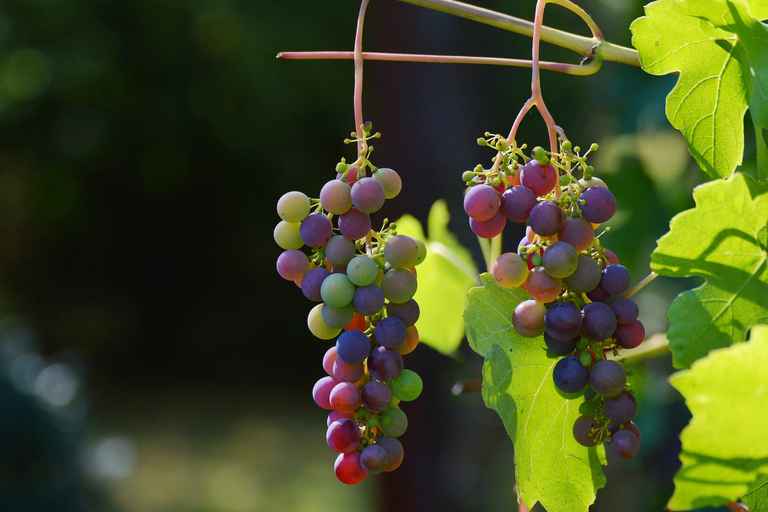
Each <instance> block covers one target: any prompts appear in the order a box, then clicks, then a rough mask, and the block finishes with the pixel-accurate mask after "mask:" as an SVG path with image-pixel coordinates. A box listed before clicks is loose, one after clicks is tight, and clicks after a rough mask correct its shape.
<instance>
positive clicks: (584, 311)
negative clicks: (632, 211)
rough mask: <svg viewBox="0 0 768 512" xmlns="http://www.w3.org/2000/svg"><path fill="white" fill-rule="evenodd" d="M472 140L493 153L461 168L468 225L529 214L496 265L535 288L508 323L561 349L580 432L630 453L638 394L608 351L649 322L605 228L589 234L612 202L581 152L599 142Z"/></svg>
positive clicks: (561, 367)
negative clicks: (605, 242)
mask: <svg viewBox="0 0 768 512" xmlns="http://www.w3.org/2000/svg"><path fill="white" fill-rule="evenodd" d="M478 142H479V143H480V145H486V146H490V147H492V148H493V149H496V150H497V152H498V153H497V156H496V157H495V158H494V166H493V168H491V169H483V167H482V166H478V167H476V168H475V169H474V170H472V171H467V172H465V173H464V175H463V179H464V181H465V182H466V183H467V185H468V186H469V189H468V190H467V192H466V195H465V196H464V209H465V211H466V213H467V215H469V223H470V226H471V228H472V230H473V231H474V232H475V234H477V235H478V236H480V237H484V238H492V237H494V236H496V235H499V234H500V233H501V232H502V230H503V229H504V226H505V224H506V222H507V221H508V220H509V221H512V222H517V223H527V227H526V235H525V236H524V237H523V239H522V240H521V241H520V243H519V245H518V249H517V252H516V253H515V252H508V253H504V254H502V255H501V256H499V258H498V259H497V260H496V261H495V262H494V264H493V267H492V273H493V277H494V279H495V280H496V282H497V283H498V284H499V285H500V286H502V287H504V288H508V289H510V288H517V287H522V288H524V289H525V290H527V292H528V293H529V294H530V296H531V299H530V300H525V301H523V302H521V303H520V304H518V306H517V307H516V308H515V311H514V314H513V317H512V324H513V326H514V328H515V330H516V331H517V332H518V333H519V334H520V335H522V336H525V337H529V338H534V337H538V336H541V335H543V336H544V341H545V343H546V346H547V349H548V353H549V354H550V355H552V356H553V357H557V358H560V359H559V361H558V362H557V363H556V364H555V367H554V370H553V380H554V385H555V386H556V387H557V389H558V390H560V391H561V392H562V393H563V394H565V395H566V396H567V397H568V398H576V397H579V396H585V397H586V402H585V403H584V404H583V406H582V409H581V412H582V413H583V415H582V416H580V417H579V418H578V420H577V421H576V422H575V424H574V427H573V434H574V437H575V438H576V441H578V442H579V443H580V444H582V445H584V446H596V445H597V444H599V443H600V442H603V441H605V442H607V443H608V447H609V450H610V451H611V452H612V453H613V454H614V455H616V456H617V457H618V458H620V459H623V460H629V459H632V458H633V457H634V456H635V455H636V454H637V451H638V449H639V445H640V431H639V430H638V428H637V426H636V425H635V424H634V423H633V422H632V419H633V418H634V416H635V413H636V412H637V402H636V400H635V397H634V395H633V394H632V392H631V391H630V390H629V389H627V372H626V370H625V369H624V367H623V366H622V364H621V363H619V362H617V361H614V360H609V359H608V358H607V354H608V353H612V354H613V355H614V356H617V355H618V350H619V349H620V348H625V349H632V348H635V347H637V346H638V345H640V343H642V341H643V339H644V337H645V328H644V327H643V324H642V322H641V321H640V320H638V313H639V310H638V306H637V303H636V302H635V301H633V300H632V299H631V298H622V297H620V296H621V295H622V294H624V293H625V292H627V290H628V289H629V287H630V275H629V271H628V270H627V269H626V267H624V266H623V265H621V264H620V263H619V260H618V258H617V257H616V255H615V254H614V253H613V252H612V251H611V250H610V249H607V248H604V247H603V246H602V245H601V243H600V240H599V238H600V236H602V235H598V236H595V229H596V228H597V227H598V226H599V225H600V224H602V223H604V222H606V221H608V220H609V219H611V217H613V215H614V213H615V212H616V198H615V197H614V195H613V193H612V192H611V191H610V190H609V189H608V187H607V186H606V184H605V182H603V181H602V180H601V179H599V178H596V177H594V176H593V174H594V168H593V167H592V166H589V165H587V162H586V157H587V155H588V154H589V153H590V152H592V151H596V150H597V149H598V147H597V145H596V144H593V145H592V146H591V147H590V149H589V150H588V151H587V152H586V153H585V154H583V155H581V154H580V148H578V147H573V146H572V145H571V143H570V142H569V141H565V142H562V143H561V148H560V152H559V153H557V154H552V153H550V152H547V151H545V150H544V149H543V148H541V147H536V148H534V149H533V151H532V152H531V157H530V158H528V157H527V156H526V155H525V154H524V153H523V149H525V146H522V147H517V146H516V145H514V144H512V145H509V144H508V143H507V141H506V139H503V138H502V137H501V136H498V135H494V136H490V135H489V134H486V137H485V138H482V139H479V140H478ZM606 231H608V228H606ZM604 232H605V231H604ZM617 296H619V298H616V297H617Z"/></svg>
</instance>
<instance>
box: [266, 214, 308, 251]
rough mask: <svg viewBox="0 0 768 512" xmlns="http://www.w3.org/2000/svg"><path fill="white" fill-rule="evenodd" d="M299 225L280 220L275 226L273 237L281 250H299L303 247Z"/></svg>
mask: <svg viewBox="0 0 768 512" xmlns="http://www.w3.org/2000/svg"><path fill="white" fill-rule="evenodd" d="M300 227H301V224H300V223H298V222H286V221H284V220H281V221H280V222H278V223H277V226H275V230H274V231H273V233H272V234H273V236H274V238H275V242H276V243H277V245H279V246H280V248H281V249H286V250H288V249H301V247H302V246H303V245H304V241H303V240H302V239H301V234H300V233H299V228H300Z"/></svg>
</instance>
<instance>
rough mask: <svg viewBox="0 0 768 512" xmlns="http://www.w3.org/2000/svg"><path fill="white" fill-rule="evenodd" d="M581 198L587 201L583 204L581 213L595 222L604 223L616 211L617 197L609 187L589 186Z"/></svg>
mask: <svg viewBox="0 0 768 512" xmlns="http://www.w3.org/2000/svg"><path fill="white" fill-rule="evenodd" d="M581 199H582V200H583V201H585V203H584V204H582V205H580V206H581V215H582V217H584V218H585V219H586V220H588V221H589V222H592V223H593V224H602V223H603V222H605V221H607V220H610V218H611V217H613V214H614V213H616V198H615V197H614V196H613V193H612V192H611V191H610V190H608V189H607V188H603V187H592V188H588V189H587V190H586V191H585V192H584V193H583V194H581Z"/></svg>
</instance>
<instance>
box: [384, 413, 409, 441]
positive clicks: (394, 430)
mask: <svg viewBox="0 0 768 512" xmlns="http://www.w3.org/2000/svg"><path fill="white" fill-rule="evenodd" d="M379 425H380V426H381V430H382V432H384V433H385V434H386V435H387V436H389V437H400V436H401V435H403V434H405V431H406V429H408V418H407V417H406V415H405V413H404V412H403V411H401V410H400V409H397V408H396V407H390V408H389V409H387V410H386V411H384V412H382V413H381V415H380V416H379Z"/></svg>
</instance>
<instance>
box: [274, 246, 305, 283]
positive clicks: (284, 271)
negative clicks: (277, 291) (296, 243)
mask: <svg viewBox="0 0 768 512" xmlns="http://www.w3.org/2000/svg"><path fill="white" fill-rule="evenodd" d="M307 268H309V258H307V255H306V254H304V253H303V252H301V251H300V250H298V249H288V250H287V251H284V252H283V253H282V254H280V256H278V257H277V273H278V274H280V277H282V278H283V279H286V280H288V281H295V280H296V279H300V278H301V277H302V276H303V275H304V274H305V273H306V272H307Z"/></svg>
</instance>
